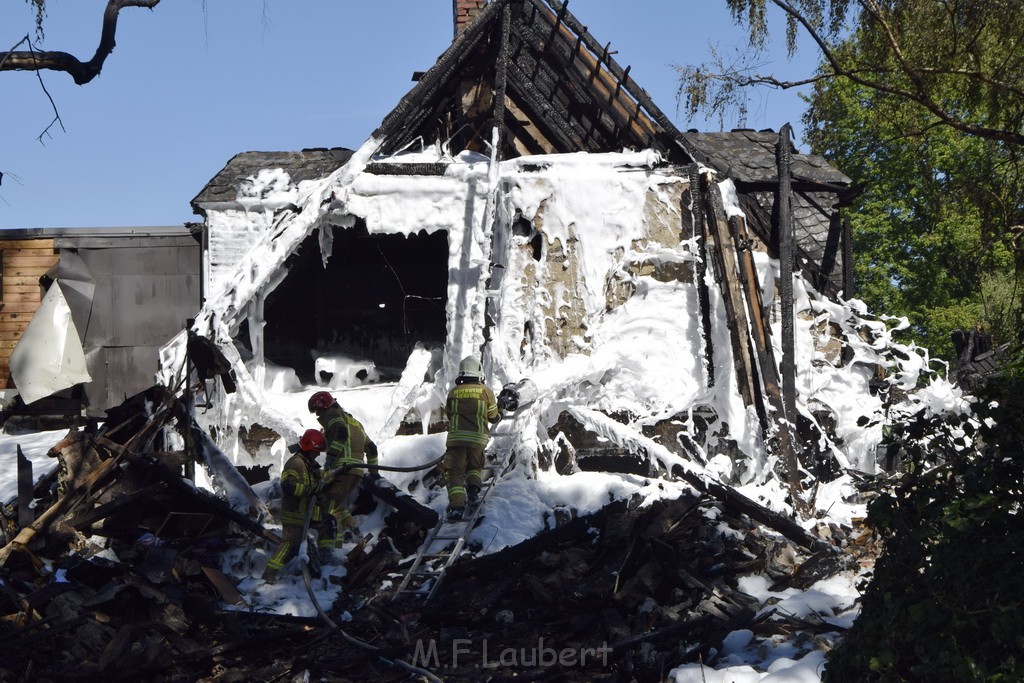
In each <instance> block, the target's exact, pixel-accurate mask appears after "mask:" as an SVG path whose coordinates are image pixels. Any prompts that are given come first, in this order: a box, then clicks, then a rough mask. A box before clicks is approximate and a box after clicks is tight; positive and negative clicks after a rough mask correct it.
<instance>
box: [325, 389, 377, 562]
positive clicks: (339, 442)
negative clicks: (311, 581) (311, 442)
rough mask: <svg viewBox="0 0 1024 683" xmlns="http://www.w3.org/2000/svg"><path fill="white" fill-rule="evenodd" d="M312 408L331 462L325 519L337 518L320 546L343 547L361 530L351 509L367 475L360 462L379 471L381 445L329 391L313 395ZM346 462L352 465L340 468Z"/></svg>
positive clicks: (329, 465)
mask: <svg viewBox="0 0 1024 683" xmlns="http://www.w3.org/2000/svg"><path fill="white" fill-rule="evenodd" d="M308 407H309V411H310V412H311V413H316V419H317V421H319V422H320V424H321V426H323V428H324V438H325V439H326V441H327V463H326V464H325V465H324V469H325V471H326V472H327V474H325V481H324V493H323V496H322V501H323V505H324V508H325V510H326V512H327V513H328V517H327V519H326V520H325V521H326V522H327V523H331V522H332V520H333V524H334V529H333V532H331V531H328V532H327V533H326V534H324V536H323V537H322V538H321V540H320V547H321V548H322V549H325V550H329V549H331V548H337V547H339V546H340V545H341V542H342V541H343V540H344V539H345V537H346V536H351V535H353V534H358V532H359V530H358V528H357V526H356V521H355V518H354V517H352V513H351V512H350V511H349V509H348V504H347V503H348V498H349V494H351V493H352V491H353V490H354V489H355V488H356V486H358V485H359V478H360V477H361V476H362V474H363V469H362V467H359V465H363V464H367V465H369V469H370V473H371V474H377V445H376V444H375V443H374V442H373V441H372V440H371V439H370V437H368V436H367V435H366V430H365V429H363V425H362V424H361V423H360V422H359V420H357V419H356V418H354V417H352V415H350V414H349V413H347V412H346V411H345V410H344V409H343V408H342V407H341V406H340V405H338V402H337V401H336V400H334V397H333V396H331V395H330V394H329V393H327V392H326V391H318V392H316V393H315V394H313V395H312V396H310V397H309V402H308ZM342 465H351V466H352V467H350V468H349V469H348V470H345V471H338V468H340V467H341V466H342ZM332 471H334V473H333V474H331V472H332Z"/></svg>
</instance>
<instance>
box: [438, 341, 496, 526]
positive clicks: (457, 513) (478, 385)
mask: <svg viewBox="0 0 1024 683" xmlns="http://www.w3.org/2000/svg"><path fill="white" fill-rule="evenodd" d="M481 374H482V372H481V367H480V361H479V360H477V359H476V358H475V357H473V356H466V357H465V358H463V359H462V362H461V363H459V376H458V377H456V378H455V386H454V387H452V390H451V391H449V392H448V400H447V401H446V402H445V413H446V414H447V416H448V438H447V441H446V442H445V443H446V446H447V447H446V449H445V452H444V462H443V464H442V465H441V468H442V470H443V471H444V480H445V484H447V486H448V511H447V513H446V514H447V517H448V519H449V520H452V521H454V520H459V519H462V516H463V514H465V511H466V501H467V499H468V500H469V502H470V503H475V502H476V501H477V500H478V498H479V496H480V486H481V484H482V478H481V475H482V473H483V472H482V471H483V467H484V448H486V446H487V440H488V438H489V436H490V433H489V431H490V424H491V423H496V422H498V421H499V420H500V419H501V415H500V413H499V412H498V404H497V402H496V401H495V398H494V392H493V391H491V390H490V389H489V388H488V387H486V386H485V385H484V383H483V380H482V379H481ZM467 468H468V469H467Z"/></svg>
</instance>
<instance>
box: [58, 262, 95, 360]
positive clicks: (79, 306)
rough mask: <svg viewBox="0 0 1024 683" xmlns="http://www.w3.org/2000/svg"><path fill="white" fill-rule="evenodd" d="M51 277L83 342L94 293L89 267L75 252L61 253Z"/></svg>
mask: <svg viewBox="0 0 1024 683" xmlns="http://www.w3.org/2000/svg"><path fill="white" fill-rule="evenodd" d="M52 277H53V278H54V279H55V280H57V283H58V284H59V285H60V287H61V289H62V290H63V292H64V298H65V299H67V302H68V306H69V307H70V308H71V318H72V320H74V321H75V328H76V329H77V330H78V333H79V335H81V336H80V337H79V339H82V340H84V339H85V338H86V337H88V335H89V319H90V317H91V316H92V301H93V296H94V295H95V292H96V280H94V279H93V276H92V273H90V272H89V266H87V265H86V263H85V261H83V260H82V257H81V256H79V255H78V254H76V253H75V252H73V251H63V252H61V254H60V260H59V261H58V262H57V265H56V266H54V273H53V276H52Z"/></svg>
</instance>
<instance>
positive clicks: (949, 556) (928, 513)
mask: <svg viewBox="0 0 1024 683" xmlns="http://www.w3.org/2000/svg"><path fill="white" fill-rule="evenodd" d="M1022 389H1024V386H1022V384H1021V382H1020V380H1012V379H1004V380H999V381H997V382H995V383H992V384H990V386H989V388H988V392H987V395H986V396H985V399H984V400H983V401H980V402H979V403H978V404H977V408H978V414H977V415H976V416H975V418H967V417H964V418H952V419H950V418H948V417H947V418H945V419H942V418H938V417H929V416H926V415H925V414H923V413H921V414H919V415H917V416H916V417H915V418H914V419H911V420H907V421H905V422H903V423H900V424H897V425H895V426H894V427H895V429H894V436H893V438H894V439H896V441H897V443H899V444H900V445H901V446H902V450H903V455H904V457H905V458H906V462H905V467H906V470H907V471H906V472H904V473H903V474H902V476H901V479H900V481H899V484H898V485H897V486H896V488H895V489H894V491H893V492H892V493H889V494H885V495H882V496H880V497H879V498H877V499H876V500H875V501H874V502H873V503H872V504H871V505H870V506H869V510H868V522H869V524H870V525H871V526H872V527H873V528H874V529H875V530H876V531H877V533H879V534H880V535H881V537H882V539H883V541H884V551H883V554H882V556H881V557H880V558H879V560H878V562H877V564H876V565H875V568H874V575H873V577H872V578H871V581H870V584H869V585H867V586H866V587H863V595H862V610H861V614H860V616H859V617H858V618H857V620H856V621H855V622H854V625H853V628H852V629H851V630H850V632H849V633H848V634H847V635H846V637H845V638H844V639H843V641H842V642H841V643H840V645H839V646H838V647H837V648H836V649H835V650H833V651H832V652H831V653H830V654H829V657H828V662H827V665H826V669H825V673H824V676H823V680H824V681H825V682H826V683H835V682H836V681H857V682H858V683H859V682H861V681H1011V680H1012V681H1018V680H1021V678H1022V677H1024V515H1022V503H1024V448H1022V446H1024V438H1022V437H1024V397H1022V393H1021V390H1022Z"/></svg>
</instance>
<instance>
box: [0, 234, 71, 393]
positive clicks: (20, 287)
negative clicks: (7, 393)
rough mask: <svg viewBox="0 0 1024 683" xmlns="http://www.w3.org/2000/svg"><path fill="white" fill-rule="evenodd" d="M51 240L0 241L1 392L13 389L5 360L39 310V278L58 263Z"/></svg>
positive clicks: (40, 295)
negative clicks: (0, 283)
mask: <svg viewBox="0 0 1024 683" xmlns="http://www.w3.org/2000/svg"><path fill="white" fill-rule="evenodd" d="M58 258H59V257H58V255H57V254H56V253H55V252H54V247H53V240H52V239H27V240H0V282H2V285H0V389H13V388H14V384H13V383H12V382H11V372H10V368H9V366H8V359H9V358H10V357H11V351H12V350H13V349H14V345H15V344H17V343H18V339H20V338H21V333H22V332H24V331H25V328H26V327H28V321H29V320H31V319H32V314H33V313H35V311H36V309H37V308H39V302H40V300H41V298H42V288H41V287H40V286H39V278H40V276H42V275H44V274H45V273H46V271H48V270H49V269H50V268H51V267H53V264H55V263H56V262H57V259H58Z"/></svg>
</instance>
